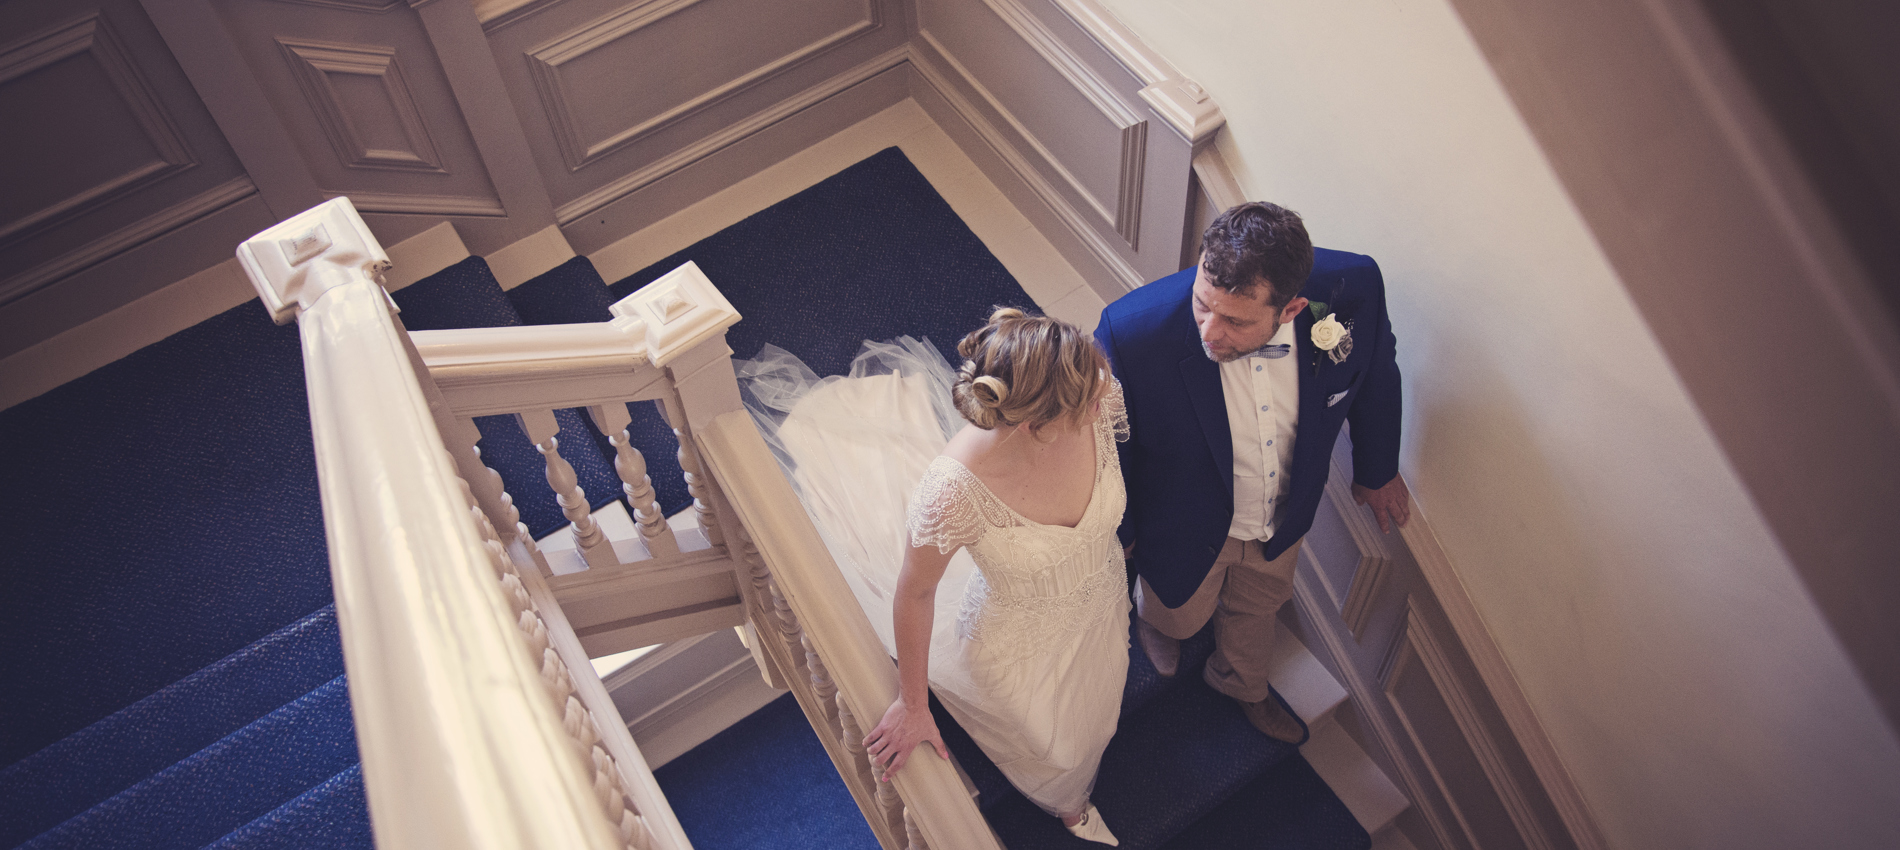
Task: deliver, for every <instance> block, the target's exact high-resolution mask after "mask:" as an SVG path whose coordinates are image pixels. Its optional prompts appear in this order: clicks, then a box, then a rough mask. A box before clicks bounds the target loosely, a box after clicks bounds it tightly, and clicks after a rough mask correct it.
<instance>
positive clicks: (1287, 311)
mask: <svg viewBox="0 0 1900 850" xmlns="http://www.w3.org/2000/svg"><path fill="white" fill-rule="evenodd" d="M1311 303H1312V302H1311V301H1308V300H1306V297H1305V296H1300V295H1296V296H1294V297H1293V300H1292V301H1288V302H1286V306H1285V307H1283V308H1281V309H1280V324H1283V325H1284V324H1286V323H1287V322H1291V321H1293V319H1294V317H1295V316H1298V315H1299V314H1300V311H1301V310H1304V309H1306V305H1308V304H1311Z"/></svg>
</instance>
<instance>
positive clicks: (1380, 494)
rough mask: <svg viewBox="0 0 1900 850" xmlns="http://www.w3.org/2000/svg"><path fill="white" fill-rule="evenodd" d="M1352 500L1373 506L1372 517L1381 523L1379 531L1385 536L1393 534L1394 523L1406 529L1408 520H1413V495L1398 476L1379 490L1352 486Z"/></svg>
mask: <svg viewBox="0 0 1900 850" xmlns="http://www.w3.org/2000/svg"><path fill="white" fill-rule="evenodd" d="M1352 500H1353V501H1354V502H1357V503H1359V504H1361V505H1371V506H1372V516H1373V518H1374V519H1377V520H1378V521H1379V531H1380V532H1381V533H1384V534H1391V533H1392V523H1398V524H1399V526H1400V527H1404V525H1405V522H1406V520H1409V519H1411V518H1412V494H1411V493H1410V492H1408V491H1407V490H1406V489H1405V479H1403V478H1400V477H1399V476H1397V475H1394V476H1392V480H1391V481H1387V482H1385V486H1383V487H1380V488H1379V489H1377V490H1374V489H1372V488H1370V487H1361V486H1359V485H1357V484H1354V485H1352Z"/></svg>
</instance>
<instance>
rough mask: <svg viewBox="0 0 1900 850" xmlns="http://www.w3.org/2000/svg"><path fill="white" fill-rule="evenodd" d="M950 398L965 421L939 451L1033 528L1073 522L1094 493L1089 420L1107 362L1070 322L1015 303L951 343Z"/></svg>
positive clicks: (1104, 389) (1096, 409)
mask: <svg viewBox="0 0 1900 850" xmlns="http://www.w3.org/2000/svg"><path fill="white" fill-rule="evenodd" d="M957 353H959V354H961V355H963V357H964V358H965V359H964V363H963V367H962V368H961V369H959V370H958V374H957V381H956V384H955V385H954V386H953V387H952V396H953V398H954V400H955V402H956V406H957V410H958V412H960V413H962V414H963V417H964V418H965V419H966V420H968V421H969V423H970V424H969V425H968V426H965V427H964V428H963V430H961V431H959V432H958V433H957V434H956V436H955V437H953V438H952V439H951V440H950V443H949V445H947V446H945V447H944V454H945V455H946V456H948V457H950V458H951V459H953V460H955V461H957V462H958V463H961V464H962V465H963V466H964V468H965V469H967V470H969V471H970V473H971V474H972V475H974V476H976V478H977V480H978V481H980V482H982V484H983V486H984V487H985V488H987V489H988V490H989V491H990V493H991V494H992V495H994V496H995V497H996V498H997V499H999V500H1000V501H1002V502H1003V504H1004V505H1006V506H1008V507H1009V508H1010V509H1011V510H1012V511H1014V512H1015V513H1016V514H1017V515H1019V516H1021V517H1022V518H1023V519H1026V520H1028V521H1030V522H1033V523H1036V524H1039V525H1053V526H1062V527H1074V526H1075V525H1077V524H1078V523H1080V522H1081V521H1082V518H1083V514H1084V513H1086V512H1087V510H1088V508H1089V504H1090V502H1091V501H1093V497H1094V494H1095V485H1096V478H1097V472H1098V466H1099V457H1098V452H1099V451H1100V448H1099V446H1098V439H1097V436H1096V433H1095V432H1096V419H1097V417H1098V416H1099V414H1100V405H1101V400H1102V398H1103V397H1104V396H1105V395H1106V394H1107V393H1108V387H1109V378H1108V377H1107V374H1108V364H1107V361H1106V359H1105V358H1104V357H1103V356H1102V354H1101V352H1100V351H1099V350H1098V349H1097V348H1096V347H1095V343H1094V341H1093V340H1092V339H1090V338H1089V337H1088V335H1086V334H1084V333H1083V332H1082V331H1081V330H1080V329H1078V328H1076V327H1075V326H1074V325H1071V324H1068V323H1067V322H1063V321H1060V320H1057V319H1052V318H1049V317H1046V316H1030V315H1026V314H1024V313H1023V311H1021V310H1017V309H1015V308H1008V307H1005V308H1001V309H998V310H997V311H996V312H995V313H993V314H991V316H990V321H989V323H988V324H987V325H985V326H983V327H981V328H978V329H977V330H976V331H974V332H972V333H970V334H969V335H968V336H966V337H964V338H963V340H962V341H961V342H960V343H958V345H957Z"/></svg>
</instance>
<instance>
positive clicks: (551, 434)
mask: <svg viewBox="0 0 1900 850" xmlns="http://www.w3.org/2000/svg"><path fill="white" fill-rule="evenodd" d="M515 421H517V422H520V423H521V430H523V431H526V432H527V433H528V440H529V441H530V442H532V443H534V447H535V448H536V449H538V450H539V451H540V452H541V456H542V457H543V458H545V459H546V460H547V463H548V486H549V487H552V488H553V489H554V498H555V501H557V502H559V503H560V505H561V513H562V514H563V515H565V516H566V517H567V519H568V521H569V522H571V523H573V525H574V545H575V546H577V547H579V548H580V550H581V557H583V558H585V559H587V565H588V566H589V567H593V568H596V569H598V568H601V567H611V566H614V565H615V564H618V563H620V559H619V558H617V557H616V556H615V555H614V547H613V545H612V544H610V543H608V542H607V535H605V534H603V533H601V530H600V524H599V523H596V522H594V516H593V512H592V510H591V509H590V508H589V507H588V504H587V491H585V490H582V489H581V485H580V479H579V478H577V477H576V476H575V475H574V467H573V466H571V465H569V464H568V462H567V459H566V458H563V457H561V441H560V439H559V438H558V437H556V436H555V435H556V434H558V433H560V430H561V425H560V423H559V422H557V421H555V419H554V411H552V410H531V411H527V412H523V413H517V414H515Z"/></svg>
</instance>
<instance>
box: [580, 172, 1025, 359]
mask: <svg viewBox="0 0 1900 850" xmlns="http://www.w3.org/2000/svg"><path fill="white" fill-rule="evenodd" d="M688 260H691V261H694V262H696V263H698V264H699V267H700V269H701V270H702V271H704V272H705V273H706V276H707V277H708V278H710V279H711V280H712V282H713V285H715V286H717V287H719V291H720V292H722V293H724V294H725V296H726V298H727V299H728V300H730V301H731V302H732V306H734V307H736V308H738V310H739V314H740V315H741V316H743V317H744V320H743V321H741V322H739V324H738V325H736V326H734V327H733V328H732V330H731V331H729V332H727V334H726V340H727V342H728V343H729V344H730V345H731V346H732V350H733V351H735V352H737V353H738V355H739V356H741V357H751V356H754V355H755V354H756V353H757V352H758V350H759V348H760V347H761V346H763V345H765V344H766V343H771V344H773V345H776V346H779V347H780V348H783V349H785V350H787V351H790V352H792V353H793V354H796V355H798V356H799V357H800V358H801V359H803V360H804V361H805V365H807V366H810V367H811V368H812V370H813V371H815V372H817V373H818V374H820V375H842V374H844V373H845V371H846V370H847V369H849V368H850V366H851V358H853V357H855V356H856V355H857V353H858V347H859V346H860V345H861V344H862V343H863V342H864V340H867V339H874V340H882V339H893V338H895V337H898V336H902V335H905V334H908V335H910V336H914V337H919V338H923V337H928V338H929V339H930V340H931V342H933V343H935V344H936V346H937V348H938V349H939V350H941V351H942V352H943V354H944V356H945V357H947V358H949V359H950V362H952V363H956V362H959V359H958V358H957V356H956V345H957V340H959V339H962V338H963V335H964V334H966V333H969V332H970V331H972V330H975V329H976V328H977V327H978V326H980V325H982V324H983V322H984V321H985V320H986V319H988V318H989V314H990V309H991V308H992V307H994V306H996V305H1009V306H1020V307H1025V308H1032V307H1034V306H1035V305H1034V302H1032V301H1031V300H1030V298H1029V294H1028V293H1026V292H1024V291H1023V289H1022V287H1021V286H1018V285H1017V284H1016V279H1015V278H1013V277H1011V276H1010V274H1009V271H1008V270H1006V269H1004V268H1003V264H1002V263H1001V262H999V261H998V260H997V259H996V257H994V256H993V255H991V254H990V252H989V250H988V249H987V248H985V247H984V246H983V243H982V241H981V240H979V239H977V237H976V234H975V233H972V232H970V228H969V227H968V226H966V225H965V224H964V223H963V220H962V219H959V218H957V215H956V213H955V212H954V211H953V210H951V209H950V205H949V204H948V203H945V202H944V200H943V198H942V197H941V196H939V195H938V194H937V192H936V190H934V189H932V188H931V187H930V183H929V182H928V181H926V180H925V179H924V176H923V175H922V174H921V173H919V172H918V171H917V169H916V167H915V166H912V165H911V164H910V160H908V159H905V158H904V154H903V152H901V151H899V150H898V149H897V148H887V149H885V150H883V151H880V152H878V153H877V154H874V155H872V156H871V157H870V158H868V159H865V160H864V161H862V162H859V163H857V164H856V165H853V166H851V167H849V168H846V169H845V170H843V171H841V172H839V173H838V174H836V175H833V176H831V177H829V178H826V179H825V180H823V181H822V182H820V183H818V184H817V185H815V186H812V187H811V188H809V189H806V190H805V191H803V192H800V193H798V194H796V195H793V196H792V197H790V198H787V199H785V200H783V201H780V202H778V203H776V204H773V205H772V206H771V207H768V208H766V209H765V210H762V211H760V212H758V213H756V214H754V215H753V216H751V217H750V218H747V219H746V220H744V221H741V222H739V223H738V224H735V225H732V226H731V227H728V228H726V229H725V230H721V231H719V232H718V233H716V234H713V235H712V236H709V237H707V238H705V239H702V240H700V241H699V242H697V243H695V244H694V245H692V246H691V247H689V248H686V249H685V250H683V251H680V252H679V253H676V254H674V255H672V256H670V257H667V258H666V259H664V260H661V261H659V262H657V263H654V264H653V265H652V266H649V267H647V268H646V269H643V270H641V271H639V272H636V273H634V274H633V275H631V276H629V277H627V278H625V279H623V280H620V281H618V282H616V283H615V284H614V285H613V287H612V290H613V293H614V297H615V298H621V297H624V296H626V295H627V294H628V293H631V292H632V291H634V290H635V289H638V288H640V287H641V286H645V285H646V284H647V283H650V282H652V281H653V280H655V279H656V278H658V277H659V276H660V275H663V274H665V273H667V272H669V271H672V270H673V269H674V268H676V267H678V266H679V265H680V264H682V263H685V262H686V261H688Z"/></svg>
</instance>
